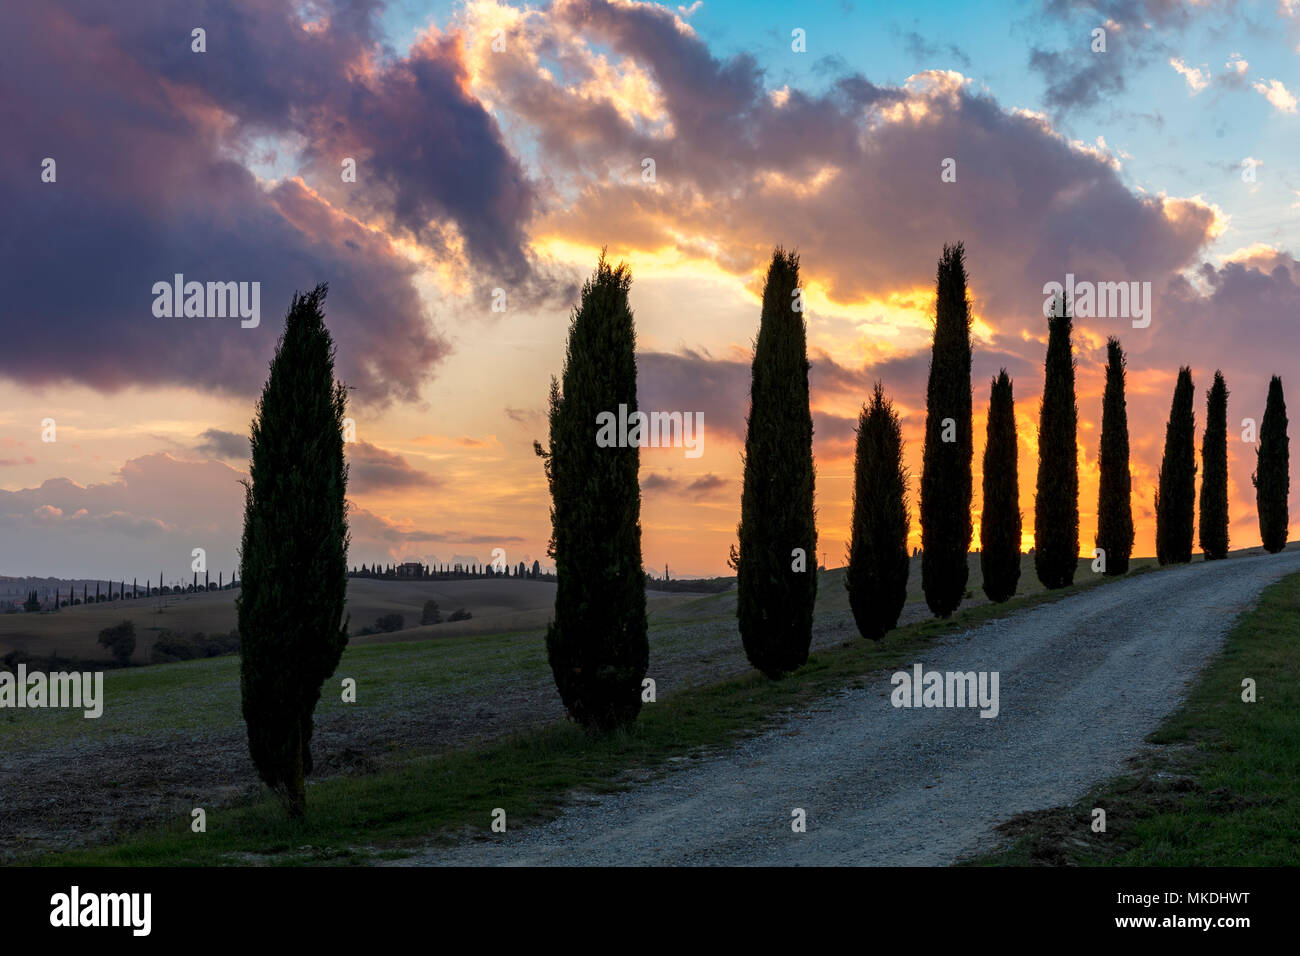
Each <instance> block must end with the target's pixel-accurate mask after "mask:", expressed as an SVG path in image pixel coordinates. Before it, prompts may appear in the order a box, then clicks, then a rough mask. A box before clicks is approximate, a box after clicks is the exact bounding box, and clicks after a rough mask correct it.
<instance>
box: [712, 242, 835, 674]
mask: <svg viewBox="0 0 1300 956" xmlns="http://www.w3.org/2000/svg"><path fill="white" fill-rule="evenodd" d="M809 367H810V366H809V364H808V343H807V332H806V330H805V328H804V321H803V312H802V292H801V290H800V287H799V257H798V256H797V255H796V254H794V253H793V252H790V253H787V252H786V251H785V250H784V249H782V248H780V247H778V248H777V249H776V250H775V251H774V252H773V253H772V261H771V263H770V264H769V266H768V270H767V280H766V282H765V284H764V287H763V312H762V317H761V318H760V320H759V327H758V339H757V341H756V342H755V344H754V360H753V366H752V378H751V383H750V399H749V416H748V418H747V420H746V430H745V459H744V460H745V477H744V489H743V491H742V493H741V499H740V526H739V528H738V529H737V536H738V538H739V545H738V546H737V547H733V548H732V555H731V565H732V567H734V568H735V569H736V581H737V599H736V616H737V618H738V619H739V624H740V636H741V640H742V641H743V642H744V645H745V655H746V656H747V657H748V658H749V662H750V663H751V664H753V665H754V667H756V668H757V669H758V670H760V671H762V672H763V673H764V674H766V675H767V676H768V677H772V678H776V677H780V676H781V675H783V674H786V673H789V672H790V671H793V670H795V669H796V668H799V667H801V666H803V664H804V662H805V661H807V660H808V646H809V644H811V643H812V617H813V602H814V601H815V599H816V597H817V567H816V563H815V557H816V554H817V525H816V520H815V512H814V508H813V483H814V480H815V477H814V470H813V455H812V434H813V428H812V412H811V410H810V409H809V406H808V369H809ZM810 561H813V565H812V567H811V568H809V562H810Z"/></svg>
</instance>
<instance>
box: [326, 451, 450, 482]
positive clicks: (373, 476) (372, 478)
mask: <svg viewBox="0 0 1300 956" xmlns="http://www.w3.org/2000/svg"><path fill="white" fill-rule="evenodd" d="M343 447H344V448H345V449H346V450H347V457H348V491H349V492H351V493H357V494H369V493H373V492H379V491H399V490H402V489H407V488H436V487H439V486H440V485H441V484H442V482H441V480H440V479H438V478H436V477H434V476H433V475H430V474H427V473H425V472H423V471H420V470H418V469H416V468H413V467H412V466H411V464H410V463H409V462H408V461H407V460H406V459H405V458H403V457H402V456H401V455H399V454H397V453H396V452H391V451H387V450H385V449H383V448H380V447H379V446H377V445H372V444H370V442H364V441H356V442H348V443H347V444H345V445H344V446H343Z"/></svg>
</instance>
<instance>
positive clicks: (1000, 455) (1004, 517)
mask: <svg viewBox="0 0 1300 956" xmlns="http://www.w3.org/2000/svg"><path fill="white" fill-rule="evenodd" d="M1018 452H1019V446H1018V444H1017V442H1016V404H1015V396H1014V394H1013V391H1012V387H1011V378H1010V377H1009V376H1008V375H1007V370H1006V369H1002V371H1001V372H1000V373H999V375H998V377H997V378H995V379H994V380H993V386H992V389H991V390H990V392H989V422H988V441H987V442H986V443H985V445H984V513H983V514H982V515H981V517H980V573H981V575H982V576H983V578H984V593H985V594H986V595H988V599H989V600H990V601H994V602H1002V601H1005V600H1006V599H1007V598H1009V597H1011V596H1012V595H1013V594H1015V593H1016V584H1017V582H1019V580H1020V477H1019V463H1018V460H1017V459H1018Z"/></svg>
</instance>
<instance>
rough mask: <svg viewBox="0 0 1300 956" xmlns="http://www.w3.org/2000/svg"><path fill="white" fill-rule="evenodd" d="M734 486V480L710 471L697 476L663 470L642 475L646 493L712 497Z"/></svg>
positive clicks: (684, 496)
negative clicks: (680, 474)
mask: <svg viewBox="0 0 1300 956" xmlns="http://www.w3.org/2000/svg"><path fill="white" fill-rule="evenodd" d="M731 486H732V480H731V479H729V478H723V477H721V476H720V475H715V474H713V473H712V472H709V473H708V474H705V475H700V476H698V477H695V478H689V477H686V476H680V477H678V476H674V475H668V474H664V473H662V472H645V473H643V474H642V475H641V491H642V492H643V493H644V494H647V495H650V494H673V495H675V496H677V497H679V498H695V499H697V500H698V499H703V498H711V497H717V495H718V494H719V493H720V492H722V491H724V490H725V489H728V488H730V487H731Z"/></svg>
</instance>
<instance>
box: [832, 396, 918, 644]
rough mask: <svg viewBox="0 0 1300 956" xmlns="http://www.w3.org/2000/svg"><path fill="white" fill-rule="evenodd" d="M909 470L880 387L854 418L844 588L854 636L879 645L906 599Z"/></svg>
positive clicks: (895, 416)
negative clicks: (850, 528) (849, 531)
mask: <svg viewBox="0 0 1300 956" xmlns="http://www.w3.org/2000/svg"><path fill="white" fill-rule="evenodd" d="M907 532H908V516H907V469H906V468H905V467H904V465H903V430H902V425H901V423H900V422H899V418H898V413H897V412H895V411H894V404H893V402H891V401H889V400H888V399H887V398H885V389H884V386H883V385H881V384H880V383H879V382H877V383H876V388H875V391H874V392H873V393H872V396H871V404H870V405H869V406H868V405H864V406H863V407H862V412H861V414H860V415H859V416H858V440H857V452H856V455H855V458H854V466H853V532H852V537H851V540H850V543H849V564H848V570H847V571H846V572H845V575H844V586H845V588H846V589H847V590H848V592H849V606H850V607H852V608H853V620H854V621H856V622H857V625H858V632H859V633H860V634H861V635H862V636H863V637H865V638H868V639H869V640H873V641H878V640H880V639H881V638H882V637H884V636H885V632H886V631H890V630H892V629H893V628H894V627H895V626H896V625H897V624H898V615H899V614H900V613H901V612H902V610H903V605H904V604H905V603H906V601H907V575H908V571H909V561H908V556H907Z"/></svg>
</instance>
